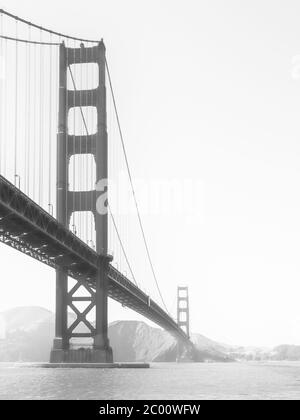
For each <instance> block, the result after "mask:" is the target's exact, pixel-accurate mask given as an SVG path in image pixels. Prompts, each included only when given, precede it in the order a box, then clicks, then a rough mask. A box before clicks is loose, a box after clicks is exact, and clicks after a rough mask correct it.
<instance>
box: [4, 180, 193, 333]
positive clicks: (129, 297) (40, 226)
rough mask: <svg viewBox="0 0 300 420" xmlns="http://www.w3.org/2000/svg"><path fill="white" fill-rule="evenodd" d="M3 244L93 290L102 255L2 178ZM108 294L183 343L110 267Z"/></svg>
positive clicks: (172, 325) (168, 321)
mask: <svg viewBox="0 0 300 420" xmlns="http://www.w3.org/2000/svg"><path fill="white" fill-rule="evenodd" d="M0 241H1V242H3V243H5V244H6V245H9V246H11V247H12V248H14V249H17V250H18V251H21V252H23V253H24V254H26V255H29V256H30V257H33V258H35V259H36V260H38V261H40V262H42V263H44V264H47V265H48V266H50V267H52V268H58V267H63V268H64V269H65V270H67V272H68V275H69V276H70V277H72V278H74V279H77V280H83V281H85V282H87V284H88V285H89V286H91V287H92V288H94V284H95V276H96V273H97V271H98V268H99V264H100V263H101V258H102V257H101V255H99V254H97V253H96V252H95V251H94V250H93V249H91V248H90V247H89V246H88V245H86V244H85V243H84V242H83V241H82V240H80V239H79V238H78V237H77V236H76V235H74V234H73V233H72V232H71V231H70V230H68V229H66V228H65V227H64V226H62V225H61V224H60V223H59V222H58V221H57V220H56V219H55V218H54V217H53V216H51V215H50V214H49V213H47V212H46V211H45V210H44V209H42V208H41V207H40V206H39V205H38V204H36V203H35V202H34V201H33V200H31V199H30V198H29V197H28V196H27V195H26V194H24V193H23V192H22V191H20V190H19V189H18V188H16V187H15V186H14V185H13V184H12V183H11V182H9V181H8V180H7V179H6V178H4V177H3V176H1V175H0ZM108 277H109V284H108V295H109V297H111V298H112V299H114V300H116V301H118V302H120V303H121V304H122V305H125V306H127V307H128V308H131V309H133V310H134V311H136V312H138V313H140V314H141V315H143V316H145V317H146V318H148V319H150V320H151V321H153V322H155V323H156V324H157V325H159V326H160V327H162V328H164V329H165V330H167V331H169V332H170V333H171V334H172V335H173V336H175V337H176V338H177V339H180V340H182V341H187V340H188V337H187V335H186V334H185V332H184V331H183V330H182V329H181V328H180V327H179V326H178V325H177V323H176V322H175V320H174V319H173V318H172V317H171V316H170V315H169V314H168V313H167V312H166V311H164V310H163V309H162V308H161V307H160V306H159V305H158V304H157V303H155V302H154V301H153V300H152V299H151V298H150V297H149V296H147V295H146V293H144V292H143V291H142V290H141V289H139V288H138V287H137V286H135V284H133V283H132V282H131V281H130V280H129V279H128V278H127V277H125V276H124V275H123V274H122V273H120V272H119V271H118V270H117V269H116V268H115V267H113V266H112V265H111V264H110V265H109V269H108Z"/></svg>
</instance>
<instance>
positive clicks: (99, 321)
mask: <svg viewBox="0 0 300 420" xmlns="http://www.w3.org/2000/svg"><path fill="white" fill-rule="evenodd" d="M59 63H60V64H59V115H58V135H57V219H58V221H59V222H60V223H62V224H63V225H64V226H65V227H67V228H69V226H70V219H71V215H72V213H73V212H83V211H84V212H92V214H93V217H94V221H95V230H96V252H97V253H98V254H99V261H100V262H99V270H98V274H97V279H96V286H95V289H92V288H91V287H90V286H89V285H87V284H86V282H83V281H82V280H81V279H78V280H77V283H76V284H75V286H74V287H73V288H72V289H71V290H69V287H68V275H67V272H66V271H65V270H64V269H57V270H56V322H55V338H54V341H53V348H52V351H51V356H50V361H51V362H53V363H61V362H69V363H70V362H79V363H84V362H90V363H101V362H102V363H105V362H112V360H113V355H112V349H111V347H110V345H109V340H108V335H107V330H108V320H107V299H108V294H107V287H108V278H107V269H108V264H109V262H110V257H109V256H108V252H107V240H108V237H107V236H108V225H107V223H108V221H107V212H103V213H104V214H100V213H99V212H97V211H96V203H97V200H98V199H99V197H100V196H101V195H102V194H106V187H105V190H104V188H103V190H102V191H97V190H96V189H94V190H93V191H70V189H69V161H70V158H71V156H73V155H77V154H92V155H93V157H94V160H95V164H96V177H97V179H95V180H94V182H95V185H96V182H98V181H99V180H105V181H106V180H107V177H108V163H107V160H108V156H107V155H108V145H107V126H106V87H105V46H104V43H103V42H102V41H101V42H100V43H99V44H98V45H96V46H93V47H84V46H83V44H82V45H81V46H80V48H67V47H66V46H65V44H64V43H62V44H61V45H60V60H59ZM89 63H94V64H96V65H97V68H98V70H97V73H98V81H99V84H98V86H97V87H96V88H94V89H89V90H77V89H76V85H75V84H74V86H73V88H74V90H72V89H70V88H69V87H68V84H67V80H68V78H67V73H68V71H69V70H70V66H72V65H75V64H76V65H78V64H82V65H84V64H89ZM72 78H73V76H72ZM73 83H74V79H73ZM74 107H78V108H79V110H80V111H81V112H82V107H95V108H96V112H97V131H96V133H89V132H88V130H87V131H86V134H85V135H81V133H80V135H78V134H77V133H74V135H70V134H69V131H70V129H69V127H68V120H69V113H70V110H71V109H72V108H74ZM73 111H74V110H73ZM103 197H104V196H103ZM103 197H102V200H103ZM83 292H84V293H83ZM77 302H84V303H85V304H86V305H87V306H86V308H85V309H84V310H83V311H81V310H79V309H78V308H77V307H76V303H77ZM93 308H95V313H96V323H95V325H92V324H91V323H90V322H89V320H88V319H87V315H88V313H90V311H91V310H92V309H93ZM70 309H71V310H72V311H73V312H74V313H75V316H76V319H75V321H74V322H73V323H72V324H71V325H70V323H68V311H69V310H70ZM80 323H82V324H84V325H85V329H86V330H87V332H84V333H83V332H76V327H78V325H79V324H80ZM76 337H77V338H80V337H89V338H92V340H93V345H92V346H90V347H88V348H81V349H74V348H71V346H70V340H71V339H72V338H76Z"/></svg>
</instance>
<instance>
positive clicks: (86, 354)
mask: <svg viewBox="0 0 300 420" xmlns="http://www.w3.org/2000/svg"><path fill="white" fill-rule="evenodd" d="M50 363H55V364H56V363H72V364H74V363H86V364H90V363H110V364H111V363H113V354H112V349H111V348H110V347H108V348H106V349H76V350H75V349H69V350H62V349H52V350H51V354H50Z"/></svg>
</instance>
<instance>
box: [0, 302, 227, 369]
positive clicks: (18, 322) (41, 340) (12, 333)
mask: <svg viewBox="0 0 300 420" xmlns="http://www.w3.org/2000/svg"><path fill="white" fill-rule="evenodd" d="M0 317H1V318H2V326H3V325H4V326H5V336H4V338H2V339H0V362H14V361H19V360H22V361H26V362H32V361H36V362H38V361H47V360H48V358H49V354H50V349H51V346H52V340H53V337H54V314H53V313H51V312H50V311H48V310H46V309H44V308H39V307H20V308H14V309H11V310H9V311H5V312H2V313H1V314H0ZM109 339H110V344H111V346H112V348H113V351H114V360H115V361H119V362H125V361H127V362H129V361H152V362H171V361H175V360H176V355H177V352H176V340H175V339H174V338H173V337H172V336H171V335H170V334H168V333H167V332H165V331H163V330H161V329H159V328H153V327H150V326H149V325H148V324H146V323H145V322H139V321H116V322H113V323H112V324H110V325H109ZM192 341H193V342H194V343H195V352H194V359H195V360H196V361H207V360H209V361H228V360H230V359H229V357H228V356H227V355H226V354H225V353H223V352H222V346H221V345H219V344H218V343H216V342H214V341H212V340H210V339H208V338H206V337H204V336H202V335H200V334H194V335H193V336H192Z"/></svg>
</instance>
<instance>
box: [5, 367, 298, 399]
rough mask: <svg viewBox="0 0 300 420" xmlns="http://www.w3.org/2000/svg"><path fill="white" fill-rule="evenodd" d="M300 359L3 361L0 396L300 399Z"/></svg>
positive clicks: (11, 397)
mask: <svg viewBox="0 0 300 420" xmlns="http://www.w3.org/2000/svg"><path fill="white" fill-rule="evenodd" d="M299 398H300V363H298V362H289V363H287V362H286V363H280V362H278V363H277V362H276V363H275V362H273V363H187V364H175V363H154V364H151V368H150V369H41V368H24V367H12V366H5V365H1V364H0V399H96V400H101V399H170V400H174V399H299Z"/></svg>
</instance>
